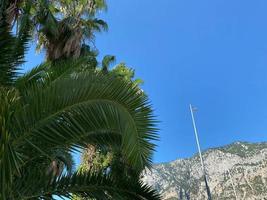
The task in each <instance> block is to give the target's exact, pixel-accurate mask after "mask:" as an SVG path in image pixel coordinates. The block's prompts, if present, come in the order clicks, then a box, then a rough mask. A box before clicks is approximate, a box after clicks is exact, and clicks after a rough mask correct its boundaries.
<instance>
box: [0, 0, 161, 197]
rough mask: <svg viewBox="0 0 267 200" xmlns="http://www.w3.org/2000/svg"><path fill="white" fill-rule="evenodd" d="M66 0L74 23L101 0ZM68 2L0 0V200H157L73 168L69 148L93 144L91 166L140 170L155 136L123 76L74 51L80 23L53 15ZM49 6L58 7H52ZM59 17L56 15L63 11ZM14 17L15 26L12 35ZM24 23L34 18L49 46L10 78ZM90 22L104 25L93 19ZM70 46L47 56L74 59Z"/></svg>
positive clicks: (143, 100)
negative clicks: (43, 57)
mask: <svg viewBox="0 0 267 200" xmlns="http://www.w3.org/2000/svg"><path fill="white" fill-rule="evenodd" d="M16 2H17V1H16ZM71 2H73V3H74V4H75V2H76V3H77V4H75V6H77V9H79V10H78V11H77V13H82V15H83V16H82V17H81V18H80V19H79V21H80V22H82V21H83V20H86V19H85V18H84V17H85V16H86V15H88V16H89V17H93V16H94V15H95V12H96V10H97V9H100V8H101V9H102V8H104V7H105V4H104V1H101V0H99V1H97V0H96V1H94V0H90V1H71ZM71 2H70V1H53V3H55V4H53V3H52V2H50V1H45V0H38V1H36V2H35V4H31V3H33V2H32V1H20V2H19V4H13V1H1V3H3V4H1V7H0V33H1V34H0V45H1V48H0V72H1V74H0V103H1V107H0V130H1V131H0V199H9V200H13V199H54V197H55V196H59V197H67V198H71V197H72V196H74V195H76V196H80V197H82V198H91V199H126V200H127V199H129V200H130V199H140V200H150V199H151V200H157V199H160V197H159V195H158V194H157V193H156V192H155V191H154V190H152V189H151V188H150V187H149V186H147V185H145V184H143V183H142V182H140V181H139V180H138V179H131V178H130V176H120V178H118V177H119V176H113V175H111V174H109V173H103V170H97V169H98V168H99V167H97V168H95V169H94V170H86V171H79V172H74V171H73V161H72V153H73V152H77V151H80V150H83V149H85V148H86V147H87V146H88V145H93V146H96V147H99V148H100V149H101V154H99V156H98V158H99V159H98V160H95V162H94V165H95V166H98V165H101V166H104V167H105V166H106V165H108V164H109V163H114V162H115V163H116V164H117V165H118V166H119V169H122V166H124V167H125V168H127V167H126V166H130V168H131V169H133V170H134V171H135V172H136V173H140V172H141V171H142V170H143V169H144V168H145V167H149V166H150V165H151V157H152V153H153V151H154V144H153V143H152V141H153V140H155V139H157V135H156V128H155V120H154V116H153V113H152V109H151V107H150V105H149V103H148V99H147V97H146V95H144V93H143V92H142V93H140V89H139V88H138V87H137V85H136V84H134V83H132V82H131V81H128V80H124V79H122V78H118V77H116V76H114V75H113V74H112V73H103V72H102V71H99V70H96V60H95V54H94V52H93V51H88V48H85V49H84V51H83V52H82V48H80V47H81V46H80V44H81V43H80V42H81V38H80V36H83V35H84V33H83V32H79V31H83V27H79V29H76V28H75V29H73V27H74V26H73V19H74V18H72V17H73V16H69V17H68V18H64V19H62V20H61V21H58V19H57V18H56V17H55V16H57V15H58V14H59V11H60V9H63V7H64V6H66V5H67V4H68V3H71ZM87 3H89V4H90V5H89V7H88V8H87V7H86V5H87ZM10 5H15V7H16V8H20V9H21V11H23V12H22V13H23V14H22V15H20V16H18V17H16V16H15V15H13V14H14V13H12V14H9V16H7V15H6V13H8V12H6V11H7V10H9V9H10V8H11V7H10ZM18 5H20V6H21V7H18ZM55 5H64V6H62V7H60V9H59V8H57V6H55ZM12 8H13V7H12ZM72 8H73V9H74V10H70V12H69V13H71V14H74V13H76V10H75V9H76V8H74V7H72ZM66 13H68V11H66ZM61 14H62V15H63V16H64V14H65V13H64V11H62V10H61ZM76 17H77V16H76ZM14 20H15V22H16V23H17V25H18V27H19V29H17V33H16V34H15V35H12V34H11V31H10V30H11V24H12V23H11V22H13V21H14ZM90 20H91V18H90ZM92 20H95V19H92ZM32 22H37V23H34V24H38V27H39V28H40V30H38V33H40V34H41V35H43V36H44V43H46V42H48V43H46V44H47V45H49V46H47V50H48V53H51V52H49V50H51V49H49V48H52V47H55V48H54V52H52V53H54V54H51V55H53V59H52V60H53V62H46V63H44V64H41V65H40V66H37V67H36V68H33V69H32V70H31V71H30V72H28V73H26V74H24V75H21V76H18V70H19V65H20V64H21V63H22V62H23V58H24V51H25V49H26V44H27V41H28V40H29V35H30V34H29V31H31V26H30V24H31V23H32ZM86 22H87V23H89V22H88V19H87V21H86ZM75 23H76V22H74V24H75ZM95 23H98V24H101V26H102V25H104V23H103V22H102V21H99V20H98V21H95ZM81 24H82V23H81ZM91 26H92V25H91ZM95 29H96V30H99V29H98V28H97V27H95ZM70 30H71V31H70ZM77 31H78V32H77ZM73 34H74V35H73ZM76 34H79V35H76ZM39 36H40V35H39ZM62 37H63V38H62ZM61 39H63V40H62V43H60V42H61ZM64 39H66V40H64ZM51 45H52V46H51ZM53 45H55V46H53ZM66 45H67V46H66ZM76 47H77V48H76ZM77 49H78V51H77V52H78V54H79V55H78V54H77V58H78V57H79V56H80V53H81V52H82V53H83V55H84V57H80V58H79V59H76V60H74V59H67V60H58V61H56V60H55V59H54V58H61V57H62V55H59V56H58V55H57V53H58V52H60V50H63V53H64V55H63V56H66V57H65V58H67V57H69V55H72V56H70V57H76V53H77V52H76V50H77ZM89 50H90V49H89ZM103 149H107V150H108V151H109V150H110V149H112V150H115V151H114V152H116V154H112V162H110V160H109V158H111V157H109V154H108V152H107V153H106V154H102V153H103ZM102 155H103V156H102ZM114 155H116V156H114ZM117 155H119V156H117ZM117 161H119V162H117ZM112 165H114V164H112ZM122 175H124V173H123V174H122Z"/></svg>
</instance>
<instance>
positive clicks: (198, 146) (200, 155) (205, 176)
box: [190, 104, 211, 200]
mask: <svg viewBox="0 0 267 200" xmlns="http://www.w3.org/2000/svg"><path fill="white" fill-rule="evenodd" d="M190 111H191V117H192V122H193V127H194V133H195V137H196V142H197V148H198V153H199V158H200V162H201V166H202V171H203V176H204V181H205V185H206V190H207V195H208V200H211V193H210V188H209V186H208V181H207V175H206V170H205V166H204V162H203V158H202V153H201V149H200V144H199V139H198V133H197V127H196V123H195V118H194V112H193V107H192V105H191V104H190Z"/></svg>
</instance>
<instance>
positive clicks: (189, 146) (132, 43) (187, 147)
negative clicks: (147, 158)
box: [26, 0, 267, 162]
mask: <svg viewBox="0 0 267 200" xmlns="http://www.w3.org/2000/svg"><path fill="white" fill-rule="evenodd" d="M108 3H109V9H108V12H107V13H105V14H103V17H104V19H105V20H106V21H107V22H108V24H109V32H108V33H103V34H100V35H98V36H97V39H96V46H97V48H98V49H99V51H100V53H101V54H100V57H101V56H103V55H105V54H112V55H116V57H117V61H118V62H120V61H124V62H126V63H127V64H128V65H129V66H131V67H133V68H134V69H135V70H136V75H137V77H140V78H142V79H143V80H144V81H145V84H144V86H143V88H144V90H145V91H146V92H147V93H148V95H149V97H150V99H151V102H152V104H153V107H154V109H155V114H156V115H157V118H158V119H159V120H160V121H161V123H160V124H159V128H160V131H159V134H160V141H159V142H158V143H157V144H158V147H157V152H156V153H155V156H154V161H155V162H164V161H170V160H173V159H176V158H179V157H187V156H191V155H192V154H194V153H195V152H196V144H195V139H194V135H193V128H192V124H191V119H190V113H189V103H192V104H194V105H196V106H197V107H198V109H199V110H198V112H197V114H196V122H197V125H198V129H199V134H200V142H201V145H202V148H203V149H206V148H209V147H214V146H220V145H224V144H228V143H231V142H234V141H240V140H241V141H251V142H254V141H267V12H266V10H267V1H266V0H257V1H252V0H250V1H248V0H235V1H233V0H224V1H222V0H218V1H217V0H216V1H214V0H202V1H198V0H194V1H193V0H161V1H159V0H157V1H153V0H134V1H125V0H114V1H111V0H109V1H108ZM41 57H42V56H40V55H39V56H36V55H35V54H34V51H33V48H32V49H31V51H30V52H29V55H28V60H29V62H28V63H27V65H26V66H28V67H31V66H34V64H36V63H40V60H41Z"/></svg>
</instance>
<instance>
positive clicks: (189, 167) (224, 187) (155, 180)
mask: <svg viewBox="0 0 267 200" xmlns="http://www.w3.org/2000/svg"><path fill="white" fill-rule="evenodd" d="M203 159H204V162H205V167H206V171H207V178H208V184H209V187H210V191H211V194H212V197H213V198H212V199H213V200H214V199H215V200H224V199H227V200H236V199H238V200H264V199H266V200H267V142H264V143H247V142H236V143H233V144H230V145H227V146H224V147H219V148H212V149H208V150H207V151H204V152H203ZM143 181H144V182H146V183H148V184H150V185H152V186H153V187H154V188H156V189H157V190H158V191H159V192H160V193H161V194H162V196H163V199H164V200H177V199H185V200H189V199H190V200H206V199H207V195H206V189H205V183H204V180H203V173H202V170H201V164H200V159H199V157H198V155H195V156H193V157H191V158H188V159H177V160H175V161H172V162H169V163H161V164H155V165H154V166H153V167H152V169H151V170H145V172H144V175H143Z"/></svg>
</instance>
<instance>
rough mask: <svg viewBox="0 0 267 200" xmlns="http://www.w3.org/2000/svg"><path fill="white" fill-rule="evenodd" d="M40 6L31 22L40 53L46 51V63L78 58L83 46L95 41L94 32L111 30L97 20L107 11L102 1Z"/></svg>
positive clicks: (42, 3)
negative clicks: (34, 28)
mask: <svg viewBox="0 0 267 200" xmlns="http://www.w3.org/2000/svg"><path fill="white" fill-rule="evenodd" d="M37 2H38V3H36V4H35V6H34V8H33V10H34V13H35V14H34V16H33V18H32V20H33V23H34V24H35V27H36V29H37V32H36V33H37V38H38V46H37V50H40V49H42V48H44V49H45V50H46V55H47V60H57V59H60V58H70V57H72V58H78V57H79V56H80V54H81V50H82V46H83V44H85V43H86V42H88V41H89V42H90V41H93V40H94V33H95V32H101V31H106V30H107V29H108V26H107V24H106V22H105V21H103V20H101V19H98V18H96V17H95V15H96V13H97V12H98V11H100V10H104V9H106V3H105V1H103V0H85V1H77V0H75V1H69V0H58V1H47V0H38V1H37Z"/></svg>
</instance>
